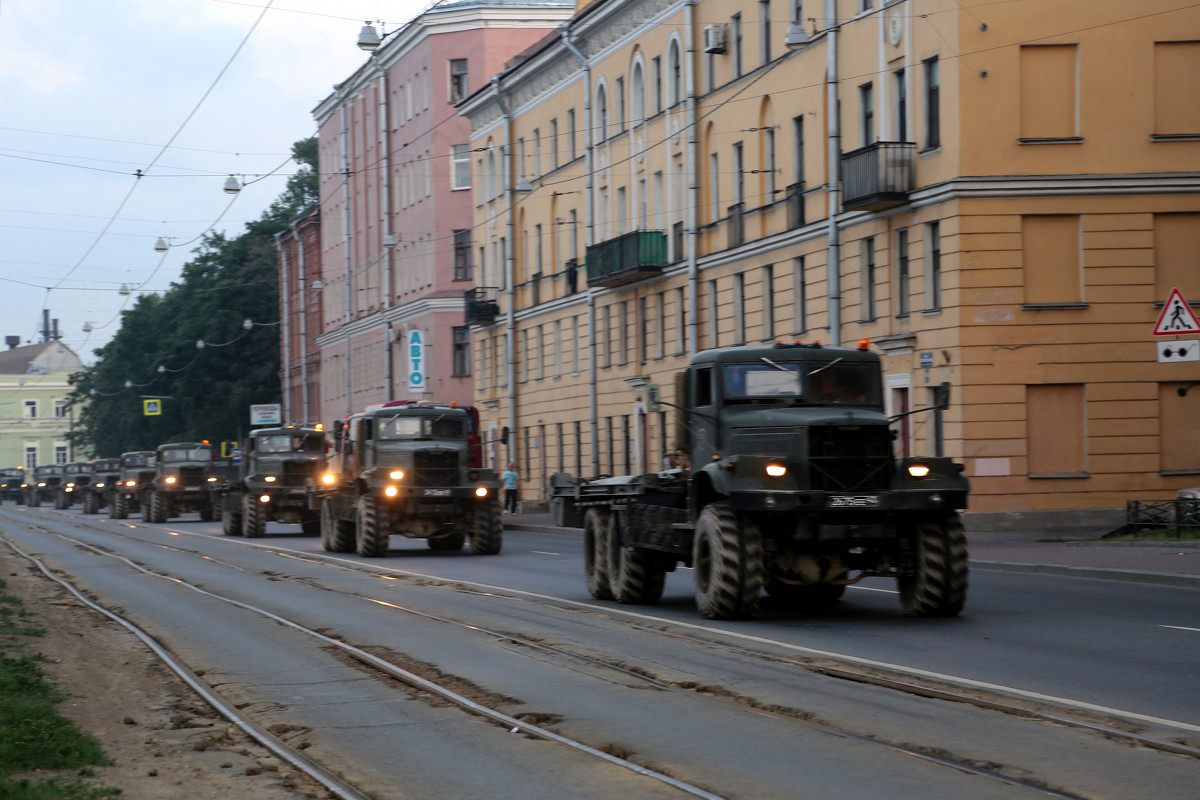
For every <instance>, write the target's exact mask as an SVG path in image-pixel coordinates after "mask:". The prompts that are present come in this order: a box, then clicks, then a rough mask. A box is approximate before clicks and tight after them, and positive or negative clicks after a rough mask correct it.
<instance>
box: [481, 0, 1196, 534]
mask: <svg viewBox="0 0 1200 800" xmlns="http://www.w3.org/2000/svg"><path fill="white" fill-rule="evenodd" d="M459 109H460V112H461V113H462V114H464V115H465V116H467V117H468V118H469V119H470V121H471V128H472V134H471V140H472V145H471V147H472V159H473V160H472V185H473V191H474V194H475V204H476V206H475V228H474V230H473V237H474V238H473V247H474V248H475V261H476V286H477V287H479V288H477V289H475V290H473V293H471V295H470V296H469V297H468V298H467V312H466V313H467V320H468V322H469V323H470V324H471V326H472V338H473V348H474V356H475V360H474V378H475V384H476V391H477V401H478V404H479V405H480V407H481V409H482V415H483V421H484V426H485V428H486V429H488V430H491V431H493V432H495V433H499V431H500V430H502V429H503V428H508V429H509V430H510V432H511V434H512V437H511V438H510V439H509V445H508V449H507V450H506V451H501V449H500V446H499V445H495V446H494V448H493V451H492V453H491V458H492V460H493V462H495V463H500V462H502V461H504V460H506V459H511V460H514V461H516V463H517V464H518V466H519V470H520V472H521V474H522V477H523V479H524V481H525V489H524V493H525V497H526V499H529V500H537V499H542V498H544V497H545V493H546V488H545V487H546V485H547V483H548V481H549V479H550V476H551V475H552V474H553V473H556V472H568V473H572V474H574V475H583V476H588V477H590V476H594V475H600V474H609V475H612V474H618V475H619V474H627V473H633V472H638V471H650V470H657V469H660V468H662V466H663V465H664V464H667V463H670V461H671V453H672V451H673V449H674V443H673V441H672V436H671V432H670V431H671V429H670V425H669V424H668V419H667V415H666V413H664V412H661V411H647V409H646V404H645V391H644V390H645V386H646V385H647V384H649V383H654V384H657V385H658V386H660V387H662V389H663V392H664V397H665V399H668V400H671V399H672V397H671V393H672V391H671V387H672V386H673V376H674V374H675V373H677V372H678V371H680V370H681V369H682V368H683V367H684V365H685V364H686V363H687V360H688V358H689V356H690V355H691V354H693V353H695V352H698V351H700V350H704V349H709V348H713V347H726V346H732V345H739V344H754V343H760V342H770V341H774V340H787V341H793V340H802V341H820V342H822V343H826V344H840V345H850V344H855V343H857V342H858V341H859V340H860V339H864V338H865V339H868V340H869V341H870V343H871V346H872V348H873V349H876V350H877V351H879V352H880V353H881V354H882V355H883V358H884V367H885V380H886V387H887V401H888V406H889V411H890V412H891V413H894V414H900V413H902V412H904V411H909V410H913V409H917V408H923V407H926V406H930V405H934V404H936V402H937V400H938V399H939V398H941V397H942V396H943V393H944V392H947V391H948V392H949V398H950V403H949V407H948V409H947V410H946V411H945V412H932V411H931V412H928V413H921V414H915V415H912V416H909V417H905V418H903V419H901V420H899V421H898V422H897V430H898V438H897V452H898V453H930V454H934V453H940V454H945V455H949V456H951V457H953V458H955V459H956V460H960V461H962V462H963V463H964V465H965V469H966V471H967V474H968V475H970V477H971V479H972V498H971V504H972V507H971V512H972V517H973V523H974V524H975V525H976V526H984V525H997V526H999V525H1006V524H1063V525H1071V524H1099V523H1100V522H1104V523H1107V522H1109V521H1115V522H1119V521H1120V514H1121V513H1122V511H1123V508H1124V505H1125V502H1126V500H1130V499H1163V498H1166V497H1170V496H1173V495H1174V493H1175V491H1176V490H1178V489H1179V488H1182V487H1185V486H1189V485H1195V484H1196V483H1197V482H1200V477H1197V476H1198V475H1200V422H1198V420H1200V387H1197V386H1196V385H1197V384H1198V383H1200V362H1194V361H1186V360H1178V359H1177V360H1174V361H1167V362H1163V361H1162V360H1161V359H1160V358H1159V356H1158V353H1159V350H1160V349H1162V348H1161V347H1160V346H1159V345H1160V344H1163V343H1166V342H1171V341H1179V342H1186V341H1188V340H1189V337H1190V339H1193V340H1194V339H1196V338H1197V337H1198V336H1200V334H1197V333H1186V334H1185V335H1183V336H1182V337H1179V338H1178V340H1177V339H1176V338H1175V337H1170V338H1166V337H1155V336H1153V335H1152V333H1153V329H1154V327H1155V323H1156V320H1157V319H1158V317H1159V315H1160V313H1161V311H1162V308H1163V303H1164V301H1165V300H1166V298H1167V295H1168V293H1169V292H1170V290H1171V289H1172V288H1179V289H1180V291H1181V293H1182V295H1183V296H1184V297H1186V298H1190V299H1191V300H1193V301H1196V300H1200V9H1197V8H1194V7H1191V6H1187V5H1186V4H1180V3H1178V2H1172V1H1170V0H1147V1H1146V2H1144V3H1139V4H1136V5H1131V4H1129V3H1124V2H1116V1H1115V0H1053V1H1052V2H1047V0H1015V1H1014V2H1009V3H999V4H994V3H982V2H973V1H972V0H966V1H965V2H957V1H956V0H898V1H897V2H884V0H824V1H822V2H817V1H816V0H803V2H801V0H702V2H694V3H688V2H668V1H667V0H623V1H622V0H600V1H599V2H593V3H591V4H590V5H587V6H586V7H581V8H579V9H578V10H577V13H576V14H575V16H574V17H573V18H572V20H571V21H570V23H568V24H567V25H565V26H564V27H563V29H562V30H561V31H559V32H558V33H556V34H555V35H553V36H551V37H548V38H547V39H545V40H543V41H542V42H541V43H540V44H539V45H538V46H536V47H534V48H531V49H530V50H529V51H527V52H526V53H525V54H523V55H522V56H521V57H520V58H519V59H517V60H516V63H515V64H512V65H511V66H510V67H509V68H508V69H507V70H506V71H505V72H503V73H501V74H500V75H498V76H496V77H495V78H494V79H493V80H492V82H491V84H490V85H489V86H488V87H487V88H486V89H484V90H482V91H479V92H477V93H476V94H474V95H473V96H471V97H470V98H468V99H467V100H466V101H464V102H463V103H461V104H460V106H459ZM1184 349H1185V348H1184ZM1194 387H1195V388H1194ZM491 438H495V437H491ZM969 519H971V518H969Z"/></svg>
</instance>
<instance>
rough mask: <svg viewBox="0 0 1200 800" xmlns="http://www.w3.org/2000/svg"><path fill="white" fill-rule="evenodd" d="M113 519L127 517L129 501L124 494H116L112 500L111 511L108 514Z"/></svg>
mask: <svg viewBox="0 0 1200 800" xmlns="http://www.w3.org/2000/svg"><path fill="white" fill-rule="evenodd" d="M109 516H110V517H112V518H113V519H128V518H129V501H128V500H127V499H126V498H125V495H123V494H118V495H117V496H116V497H114V498H113V501H112V512H111V513H110V514H109Z"/></svg>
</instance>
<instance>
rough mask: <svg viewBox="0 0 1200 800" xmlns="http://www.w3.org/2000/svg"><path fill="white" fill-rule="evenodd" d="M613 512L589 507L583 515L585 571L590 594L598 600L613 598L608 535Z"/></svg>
mask: <svg viewBox="0 0 1200 800" xmlns="http://www.w3.org/2000/svg"><path fill="white" fill-rule="evenodd" d="M611 517H612V512H611V511H609V510H608V509H607V508H604V509H600V508H589V509H588V510H587V514H585V515H584V517H583V572H584V575H585V576H586V577H587V587H588V594H590V595H591V596H592V597H594V598H596V599H597V600H612V587H611V585H610V583H609V577H608V552H609V545H608V535H609V530H608V526H609V521H610V519H611Z"/></svg>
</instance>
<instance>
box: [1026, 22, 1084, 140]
mask: <svg viewBox="0 0 1200 800" xmlns="http://www.w3.org/2000/svg"><path fill="white" fill-rule="evenodd" d="M1078 61H1079V59H1078V54H1077V52H1076V47H1075V45H1073V44H1059V45H1023V46H1022V47H1021V138H1022V139H1035V140H1039V139H1069V138H1074V137H1076V136H1078V135H1079V122H1078V120H1079V97H1078V95H1077V93H1076V90H1077V88H1078V85H1079V68H1078Z"/></svg>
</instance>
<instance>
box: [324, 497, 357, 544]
mask: <svg viewBox="0 0 1200 800" xmlns="http://www.w3.org/2000/svg"><path fill="white" fill-rule="evenodd" d="M321 546H322V547H324V548H325V551H326V552H328V553H353V552H354V523H353V522H350V521H348V520H344V519H338V518H337V517H335V516H334V515H333V500H332V499H330V498H328V497H326V498H325V499H324V500H322V501H321Z"/></svg>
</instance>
